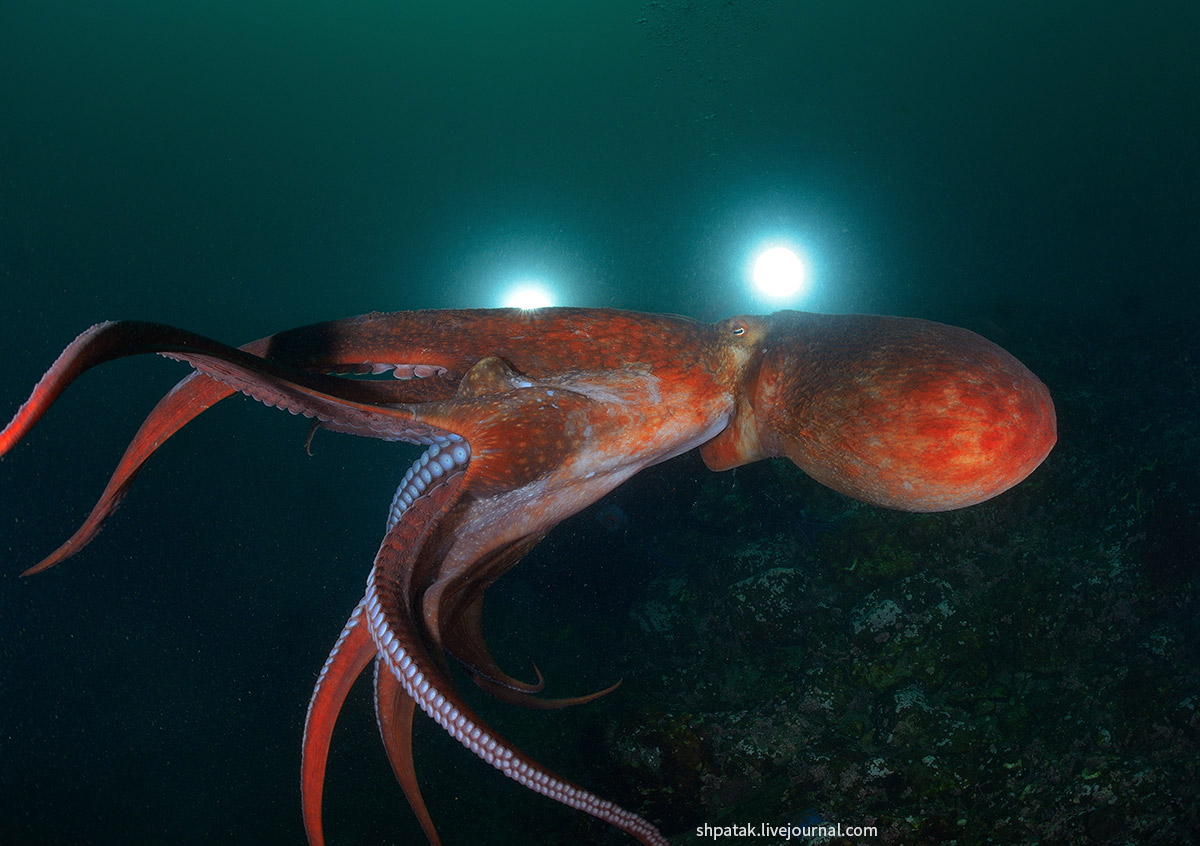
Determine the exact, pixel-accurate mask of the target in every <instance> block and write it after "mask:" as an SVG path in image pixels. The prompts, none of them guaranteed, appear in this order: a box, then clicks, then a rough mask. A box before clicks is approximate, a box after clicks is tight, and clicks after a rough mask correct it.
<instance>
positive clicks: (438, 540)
mask: <svg viewBox="0 0 1200 846" xmlns="http://www.w3.org/2000/svg"><path fill="white" fill-rule="evenodd" d="M141 352H161V353H163V354H164V355H167V356H168V357H171V358H176V359H180V360H183V361H186V362H188V363H189V364H191V365H192V366H193V367H194V368H196V370H197V371H198V372H197V373H193V374H192V375H191V376H189V377H188V378H186V379H184V380H183V381H182V382H180V383H179V384H178V385H177V386H176V387H175V388H174V389H173V390H172V391H171V393H169V394H168V395H167V396H166V397H164V398H163V400H162V401H160V402H159V404H158V406H157V407H156V408H155V409H154V411H153V412H152V413H151V414H150V416H149V417H148V418H147V420H146V422H145V423H144V424H143V425H142V428H141V429H140V430H139V431H138V433H137V435H136V436H135V437H134V439H133V442H132V443H131V444H130V446H129V448H128V449H127V450H126V453H125V455H124V457H123V458H122V459H121V462H120V464H119V465H118V467H117V470H116V472H115V473H114V474H113V477H112V479H111V480H110V481H109V484H108V486H107V487H106V488H105V491H104V493H103V494H102V495H101V497H100V500H99V501H98V502H97V504H96V506H95V507H94V508H93V510H92V513H91V514H90V515H89V517H88V518H87V520H86V521H85V522H84V524H83V525H82V526H81V527H80V529H79V530H78V531H76V533H75V534H74V535H73V536H72V537H71V538H70V539H69V540H68V541H67V542H66V543H64V544H63V545H62V546H61V547H59V548H58V549H57V550H56V551H55V552H54V553H52V554H51V555H50V556H48V557H47V558H46V559H44V560H43V561H42V562H41V563H39V564H38V565H36V566H35V567H33V568H31V569H30V571H27V572H36V571H38V570H42V569H45V568H47V567H50V566H52V565H54V564H55V563H57V562H59V561H61V560H63V559H64V558H67V557H69V556H70V555H73V554H75V553H76V552H78V551H79V550H80V549H81V548H82V547H83V546H84V545H86V544H87V543H88V541H90V540H91V538H92V537H93V536H94V535H95V534H96V532H97V531H98V530H99V527H100V525H101V523H102V522H103V521H104V519H105V518H106V517H107V516H108V515H109V514H110V513H112V511H113V510H114V509H115V508H116V506H117V504H118V503H119V502H120V500H121V498H122V497H123V496H124V494H125V492H126V491H127V489H128V488H129V486H130V484H131V483H132V481H133V478H134V476H135V475H136V473H137V471H138V469H139V468H140V467H141V465H142V464H143V463H144V462H145V460H146V459H147V458H148V457H149V456H150V455H151V454H152V453H153V452H154V451H155V450H156V449H157V448H158V446H159V445H161V444H162V443H163V441H165V440H166V439H167V438H169V437H171V436H172V435H173V434H174V433H175V432H176V431H178V430H179V429H180V428H182V427H183V426H184V425H185V424H186V423H187V422H188V421H190V420H191V419H193V418H194V417H195V416H197V415H198V414H200V413H201V412H202V411H204V410H205V409H207V408H209V407H211V406H212V405H213V404H215V403H216V402H219V401H220V400H221V399H223V398H225V397H227V396H229V395H230V394H232V393H234V392H235V391H241V392H243V393H245V394H247V395H249V396H252V397H254V398H256V399H259V400H261V401H262V402H265V403H267V404H269V405H273V406H278V407H280V408H285V409H288V410H289V411H292V412H293V413H297V414H303V415H305V416H307V417H310V418H312V419H313V420H314V421H315V423H316V424H317V425H320V426H322V427H324V428H327V429H330V430H333V431H338V432H346V433H351V434H357V435H363V436H368V437H376V438H383V439H386V440H401V441H413V442H424V443H429V442H430V440H431V439H432V440H438V441H441V442H443V443H445V444H447V445H451V444H456V443H457V444H466V445H469V461H467V462H466V463H464V464H460V465H458V466H456V467H454V468H453V469H452V470H451V471H447V473H446V474H445V475H444V476H439V478H438V479H437V480H435V481H431V483H430V485H429V487H428V489H427V490H426V491H425V492H423V493H421V494H420V495H419V496H418V497H417V498H416V499H415V500H414V501H413V502H412V503H411V505H410V506H408V507H407V508H402V509H400V510H399V511H398V512H396V513H395V517H394V520H393V522H392V523H391V525H390V526H389V529H388V532H387V534H386V536H385V538H384V542H383V544H382V545H381V547H380V551H379V553H378V555H377V556H376V559H375V563H374V567H373V568H372V571H371V576H370V578H369V579H368V584H367V590H366V594H365V596H364V600H363V602H362V603H360V604H359V606H358V607H357V608H356V609H355V611H354V613H353V614H352V615H351V617H350V620H349V622H348V623H347V627H346V629H345V630H344V632H343V634H342V636H341V637H340V638H339V639H338V641H337V645H336V646H335V647H334V650H333V653H332V654H331V655H330V659H329V661H328V662H327V664H326V667H325V669H324V670H323V671H322V674H321V676H320V679H319V681H318V683H317V687H316V690H315V691H314V695H313V700H312V704H311V706H310V710H309V715H308V719H307V721H306V728H305V739H304V753H303V761H302V795H303V808H304V819H305V827H306V830H307V832H308V836H309V840H310V842H311V843H312V844H314V846H317V844H321V843H323V842H324V834H323V830H322V825H321V791H322V783H323V779H324V771H325V761H326V758H327V751H328V746H329V740H330V737H331V734H332V731H333V725H334V722H335V720H336V719H337V715H338V711H339V710H340V708H341V704H342V701H343V699H344V697H345V695H346V692H347V691H348V690H349V687H350V684H351V683H352V682H353V680H354V678H355V677H356V676H357V675H358V674H359V673H360V672H361V671H362V670H363V669H364V668H365V667H366V665H367V664H369V663H370V662H371V661H372V660H375V661H376V662H377V665H378V668H379V669H378V671H377V673H376V702H377V706H378V708H379V709H380V710H379V714H378V717H379V725H380V730H381V732H382V734H383V737H384V741H385V748H386V750H387V753H388V756H389V759H390V760H391V762H392V766H393V768H394V770H395V772H396V775H397V778H398V779H399V781H400V783H401V785H402V787H403V789H404V792H405V794H406V796H407V797H408V799H409V802H410V804H411V805H412V807H413V810H414V812H415V813H416V815H417V817H418V819H419V820H420V822H421V825H422V827H423V829H424V831H425V833H426V835H427V837H428V838H429V840H430V842H431V843H435V844H436V843H437V842H438V836H437V832H436V829H435V828H434V825H433V821H432V820H431V819H430V817H429V814H428V812H427V811H426V809H425V805H424V802H423V801H422V799H421V796H420V791H419V788H418V787H417V781H416V776H415V773H414V771H413V768H412V759H411V744H410V742H409V731H410V729H411V723H412V716H413V713H414V711H415V708H416V706H418V705H419V706H420V707H421V708H422V710H424V711H426V713H429V714H430V715H431V716H435V718H438V719H439V722H442V724H443V725H444V727H446V728H447V730H448V731H451V733H452V734H455V732H456V731H457V732H458V733H457V734H455V736H456V737H458V739H459V740H460V742H462V743H463V744H464V745H465V746H468V748H472V750H473V751H474V752H475V753H476V754H477V755H480V757H484V758H485V759H488V760H489V762H491V763H493V765H495V766H497V767H498V768H501V766H502V764H503V766H504V767H507V769H505V770H504V771H505V774H506V775H509V776H510V777H512V778H515V779H517V780H518V781H521V782H522V783H524V784H527V786H530V787H531V788H533V789H536V790H538V791H539V792H543V793H546V794H547V795H550V796H552V797H553V798H556V799H557V800H558V801H562V802H566V803H567V804H571V805H572V806H574V807H578V808H580V809H581V810H585V811H586V812H588V813H592V814H594V815H595V816H598V817H600V818H602V819H605V820H607V821H608V822H610V823H612V824H613V825H616V826H617V827H619V828H621V829H622V830H624V831H627V832H629V833H630V834H631V835H632V836H633V837H635V838H637V839H638V840H639V841H641V842H642V843H645V844H651V846H664V844H665V843H666V840H665V838H663V837H662V835H661V834H660V833H659V832H658V831H657V829H655V828H654V826H653V825H651V824H650V823H648V822H646V821H645V820H642V819H641V818H639V817H637V816H636V815H633V814H630V813H628V812H626V811H623V810H621V809H619V808H616V807H615V806H612V805H611V803H606V802H603V800H600V799H599V798H598V797H595V796H593V795H591V794H588V793H587V792H586V791H583V790H582V789H581V788H578V787H576V786H574V785H571V784H570V782H568V781H566V780H565V779H562V778H561V777H558V776H556V775H554V774H553V773H550V772H549V771H548V770H546V769H545V768H544V767H542V766H541V765H540V764H538V763H537V762H536V761H533V760H532V759H531V758H529V757H528V756H525V755H524V753H522V752H521V751H520V750H519V749H516V747H514V746H512V745H511V744H509V743H508V741H506V740H505V739H504V738H503V737H502V736H500V735H499V734H497V733H496V732H495V730H494V729H492V728H491V727H490V726H487V725H486V724H484V723H482V721H479V719H478V716H477V715H475V714H474V712H472V711H471V710H470V708H469V706H468V705H467V704H466V703H465V702H464V700H463V699H462V697H461V695H460V694H459V692H458V691H457V690H456V688H455V685H454V682H453V680H452V678H451V677H450V675H449V660H450V659H451V658H453V660H456V661H457V662H459V663H460V664H461V665H462V666H463V667H464V668H465V669H466V671H467V672H468V673H469V674H470V675H471V677H472V678H473V679H474V680H475V681H476V682H477V683H478V684H479V685H480V686H481V687H482V688H484V689H485V690H487V691H488V692H490V693H493V694H494V695H497V696H500V697H502V698H504V699H507V700H509V701H513V702H517V703H519V704H523V705H528V706H532V707H558V706H561V705H567V704H574V703H576V702H580V701H586V700H587V699H588V698H591V697H578V698H575V699H568V700H545V699H540V698H538V697H537V695H536V694H537V693H538V692H539V690H540V689H541V683H540V679H539V681H538V682H537V683H528V682H521V681H519V680H517V679H515V678H513V677H511V676H509V675H507V674H506V673H504V672H503V671H502V670H501V669H500V668H499V667H498V666H496V663H495V661H494V660H493V659H492V657H491V654H490V653H489V651H488V648H487V645H486V643H485V642H484V639H483V632H482V628H481V619H482V610H481V609H482V602H483V596H484V593H485V591H486V589H487V587H488V585H490V584H491V583H492V582H493V581H494V580H495V579H496V578H498V577H499V576H500V575H501V574H502V573H504V572H505V571H506V570H508V569H509V568H511V567H512V566H514V565H515V564H516V563H517V561H519V560H520V559H521V557H522V556H523V555H524V554H525V553H526V552H528V551H529V550H530V549H531V548H532V547H533V546H534V545H536V544H537V542H538V541H539V540H540V539H541V537H543V536H544V535H545V533H546V532H548V531H549V530H550V529H551V528H553V527H554V526H555V525H557V524H558V523H559V522H561V521H562V520H564V519H566V518H567V517H569V516H570V515H572V514H575V513H577V512H578V511H580V510H581V509H583V508H585V507H587V506H588V505H589V504H590V503H592V502H595V501H596V500H597V499H599V498H600V497H602V496H603V495H604V494H605V493H607V492H608V491H610V490H611V489H612V488H613V487H615V486H617V485H619V484H621V483H622V482H623V481H624V480H626V479H628V478H629V477H630V476H632V475H633V474H634V473H636V472H638V471H639V470H641V469H643V468H645V467H647V466H650V465H653V464H656V463H658V462H661V461H665V460H667V459H669V458H672V457H673V456H675V455H678V454H680V453H682V452H685V451H687V450H690V449H693V448H697V447H698V448H699V449H700V451H701V454H702V456H703V457H704V460H705V462H706V463H707V464H708V466H709V467H711V468H713V469H715V470H723V469H727V468H731V467H736V466H739V465H741V464H745V463H747V462H750V461H756V460H759V459H762V458H768V457H786V458H789V459H791V460H792V461H794V462H795V463H796V464H797V465H798V466H800V467H801V468H802V469H803V470H804V471H805V472H807V473H808V474H809V475H811V476H812V477H813V478H815V479H817V480H818V481H820V482H822V483H824V484H826V485H828V486H830V487H832V488H834V489H836V490H839V491H841V492H843V493H845V494H847V495H849V496H852V497H856V498H858V499H861V500H864V501H866V502H870V503H874V504H877V505H882V506H886V507H889V508H901V509H906V510H910V511H938V510H945V509H951V508H960V507H963V506H967V505H972V504H974V503H977V502H981V501H983V500H985V499H988V498H989V497H992V496H995V495H997V494H999V493H1001V492H1003V491H1005V490H1007V489H1008V488H1010V487H1012V486H1013V485H1015V484H1017V483H1018V482H1020V481H1021V480H1022V479H1024V478H1025V477H1026V476H1027V475H1029V473H1031V472H1032V471H1033V470H1034V468H1036V467H1037V466H1038V464H1040V463H1041V461H1042V460H1043V459H1044V458H1045V457H1046V455H1047V454H1048V453H1049V451H1050V449H1051V448H1052V447H1053V445H1054V442H1055V437H1056V433H1055V417H1054V406H1053V403H1052V402H1051V399H1050V396H1049V393H1048V391H1047V390H1046V387H1045V386H1044V385H1043V384H1042V383H1041V382H1040V381H1038V379H1037V378H1036V377H1035V376H1034V375H1033V374H1032V373H1030V372H1029V370H1027V369H1026V368H1025V367H1024V366H1023V365H1022V364H1021V363H1020V362H1018V361H1017V360H1016V359H1015V358H1013V357H1012V356H1011V355H1009V354H1008V353H1006V352H1005V351H1004V350H1002V349H1000V348H999V347H997V346H996V345H995V344H992V343H991V342H989V341H987V340H985V339H983V338H981V337H979V336H978V335H975V334H974V333H971V332H968V331H966V330H963V329H956V328H953V327H949V326H944V325H941V324H937V323H930V322H927V321H921V320H912V319H905V318H892V317H874V316H866V315H816V314H805V313H801V312H780V313H778V314H774V315H770V316H766V317H756V316H745V317H735V318H731V319H729V320H724V321H720V322H718V323H714V324H702V323H697V322H695V321H692V320H689V319H687V318H682V317H672V316H666V315H650V314H639V313H634V312H621V311H612V310H607V309H546V310H541V311H536V312H523V311H517V310H511V309H510V310H495V311H492V310H462V311H433V312H402V313H395V314H368V315H362V316H359V317H352V318H347V319H345V320H338V321H333V322H330V323H323V324H317V325H314V326H308V327H304V328H301V329H295V330H290V331H287V332H282V333H280V334H277V335H273V336H270V337H268V338H263V339H261V340H258V341H254V342H252V343H250V344H247V345H245V346H244V347H242V348H240V349H234V348H231V347H227V346H225V345H223V344H219V343H217V342H215V341H211V340H209V339H207V338H203V337H201V336H198V335H193V334H190V333H187V332H184V331H182V330H178V329H173V328H171V327H164V326H158V325H155V324H145V323H131V322H130V323H111V324H101V325H98V326H96V327H93V328H92V329H90V330H88V331H87V332H85V333H84V334H83V335H81V336H80V337H79V338H78V339H76V341H75V342H74V343H72V344H71V345H70V346H69V347H68V348H67V349H66V350H65V351H64V353H63V354H62V355H61V356H60V357H59V360H58V361H57V362H56V363H55V364H54V366H53V367H52V368H51V369H50V370H49V371H48V372H47V373H46V375H45V376H44V377H43V378H42V380H41V381H40V382H39V383H38V385H37V387H36V388H35V389H34V392H33V395H32V396H31V397H30V399H29V400H28V401H27V402H26V403H25V405H23V406H22V407H21V409H19V410H18V412H17V414H16V416H15V417H14V418H13V420H12V422H11V423H9V425H8V426H7V427H6V428H5V429H4V430H3V431H0V456H2V455H3V454H4V453H5V452H7V451H8V450H9V449H11V448H12V447H13V446H14V445H15V444H16V443H17V442H18V441H19V440H20V439H21V438H22V437H23V436H24V435H25V433H26V432H28V431H29V429H30V428H31V427H32V426H33V424H34V423H35V422H36V421H37V420H38V419H39V418H40V417H41V415H42V414H43V413H44V412H45V411H46V409H47V408H48V407H49V406H50V405H51V404H52V403H53V402H54V400H55V399H56V398H57V397H58V396H59V394H61V392H62V391H63V390H64V389H65V388H66V386H67V385H68V384H69V383H70V382H71V381H72V380H73V379H74V378H75V377H76V376H78V375H79V374H80V373H82V372H83V371H84V370H86V369H88V368H90V367H92V366H94V365H96V364H99V363H102V362H104V361H108V360H111V359H113V358H117V357H120V356H124V355H131V354H134V353H141ZM381 365H386V366H396V367H397V371H396V372H402V373H405V374H407V373H412V374H415V375H418V376H422V377H424V378H419V379H410V380H403V381H401V380H392V379H386V378H385V379H382V380H378V379H376V380H354V379H346V378H342V377H338V376H331V375H325V374H327V373H329V372H330V371H335V372H345V371H348V370H350V371H357V372H371V371H372V370H378V369H379V367H378V366H381ZM454 439H461V440H454ZM398 647H399V651H396V650H397V648H398ZM400 656H403V657H404V661H405V662H407V663H405V664H404V665H403V666H402V665H401V664H400V663H399V662H400ZM405 667H408V669H407V670H405V669H404V668H405ZM414 672H416V673H417V677H419V678H420V679H421V680H422V682H421V685H420V686H419V687H418V686H416V684H415V683H414V682H413V680H412V677H411V674H412V673H414ZM406 673H407V674H406ZM597 695H598V694H597ZM451 707H452V708H453V711H449V710H446V709H450V708H451ZM439 709H443V710H439ZM448 715H449V716H448ZM456 721H458V722H456ZM462 721H467V722H466V723H465V724H466V725H468V726H472V727H474V728H473V729H472V731H474V732H475V735H469V734H468V733H467V732H466V731H464V730H463V729H462V728H461V723H462ZM455 726H458V727H457V728H456V727H455ZM479 732H483V735H482V736H483V737H485V738H487V741H486V746H485V747H480V746H479V744H478V743H477V741H478V736H477V735H479ZM501 753H503V754H501ZM518 764H519V766H518Z"/></svg>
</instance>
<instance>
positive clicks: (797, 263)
mask: <svg viewBox="0 0 1200 846" xmlns="http://www.w3.org/2000/svg"><path fill="white" fill-rule="evenodd" d="M754 284H755V286H756V287H757V288H758V290H759V293H761V294H762V295H763V296H765V297H770V298H771V299H778V300H782V299H791V298H795V297H798V296H801V295H802V294H804V293H805V290H806V289H807V288H808V265H807V264H806V263H805V262H804V260H803V259H801V258H800V256H798V255H796V253H795V251H794V250H791V249H789V248H788V247H771V248H770V249H767V250H763V251H762V252H761V253H759V254H758V258H756V259H755V260H754Z"/></svg>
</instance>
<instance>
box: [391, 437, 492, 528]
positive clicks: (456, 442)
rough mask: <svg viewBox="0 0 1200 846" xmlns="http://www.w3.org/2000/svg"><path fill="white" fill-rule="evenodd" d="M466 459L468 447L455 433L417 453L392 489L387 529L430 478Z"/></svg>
mask: <svg viewBox="0 0 1200 846" xmlns="http://www.w3.org/2000/svg"><path fill="white" fill-rule="evenodd" d="M470 458H471V448H470V447H469V446H468V445H467V442H466V441H464V440H463V439H462V438H460V437H459V436H458V435H451V436H450V437H449V438H448V439H447V443H446V444H434V445H432V446H431V447H429V449H427V450H425V451H424V452H423V453H421V457H420V458H418V459H417V460H416V461H414V462H413V465H412V467H410V468H408V472H407V473H405V474H404V480H403V481H402V482H401V483H400V485H399V487H397V488H396V495H395V496H394V497H393V498H392V507H391V508H390V509H389V510H388V523H387V527H388V529H389V530H390V529H391V528H392V526H394V525H396V523H397V521H399V519H400V516H401V515H402V514H403V513H404V512H405V511H406V510H407V509H408V507H409V506H411V505H412V504H413V501H414V500H415V499H416V498H417V497H419V496H420V495H421V494H422V493H424V492H425V489H426V488H427V487H429V485H430V484H431V483H432V482H433V480H434V479H438V478H440V477H441V476H442V475H444V474H446V473H448V472H450V471H451V470H455V469H457V468H461V467H463V466H464V465H465V464H466V463H467V461H468V460H470Z"/></svg>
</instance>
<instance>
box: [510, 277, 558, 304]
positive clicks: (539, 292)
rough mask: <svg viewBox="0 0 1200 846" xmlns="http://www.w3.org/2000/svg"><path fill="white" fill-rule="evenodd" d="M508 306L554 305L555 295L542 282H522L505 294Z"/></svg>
mask: <svg viewBox="0 0 1200 846" xmlns="http://www.w3.org/2000/svg"><path fill="white" fill-rule="evenodd" d="M503 304H504V306H505V307H506V308H525V309H534V308H548V307H550V306H552V305H554V297H552V296H551V295H550V292H549V291H548V290H546V288H545V286H544V285H542V284H541V283H540V282H520V283H518V284H516V285H514V286H512V287H511V288H509V289H508V291H507V292H506V293H505V294H504V302H503Z"/></svg>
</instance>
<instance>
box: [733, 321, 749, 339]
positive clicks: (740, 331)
mask: <svg viewBox="0 0 1200 846" xmlns="http://www.w3.org/2000/svg"><path fill="white" fill-rule="evenodd" d="M729 331H731V332H733V335H734V337H735V338H740V337H742V335H745V334H746V332H747V326H746V324H745V323H743V322H742V321H740V320H735V321H734V322H733V325H732V326H730V327H729Z"/></svg>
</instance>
